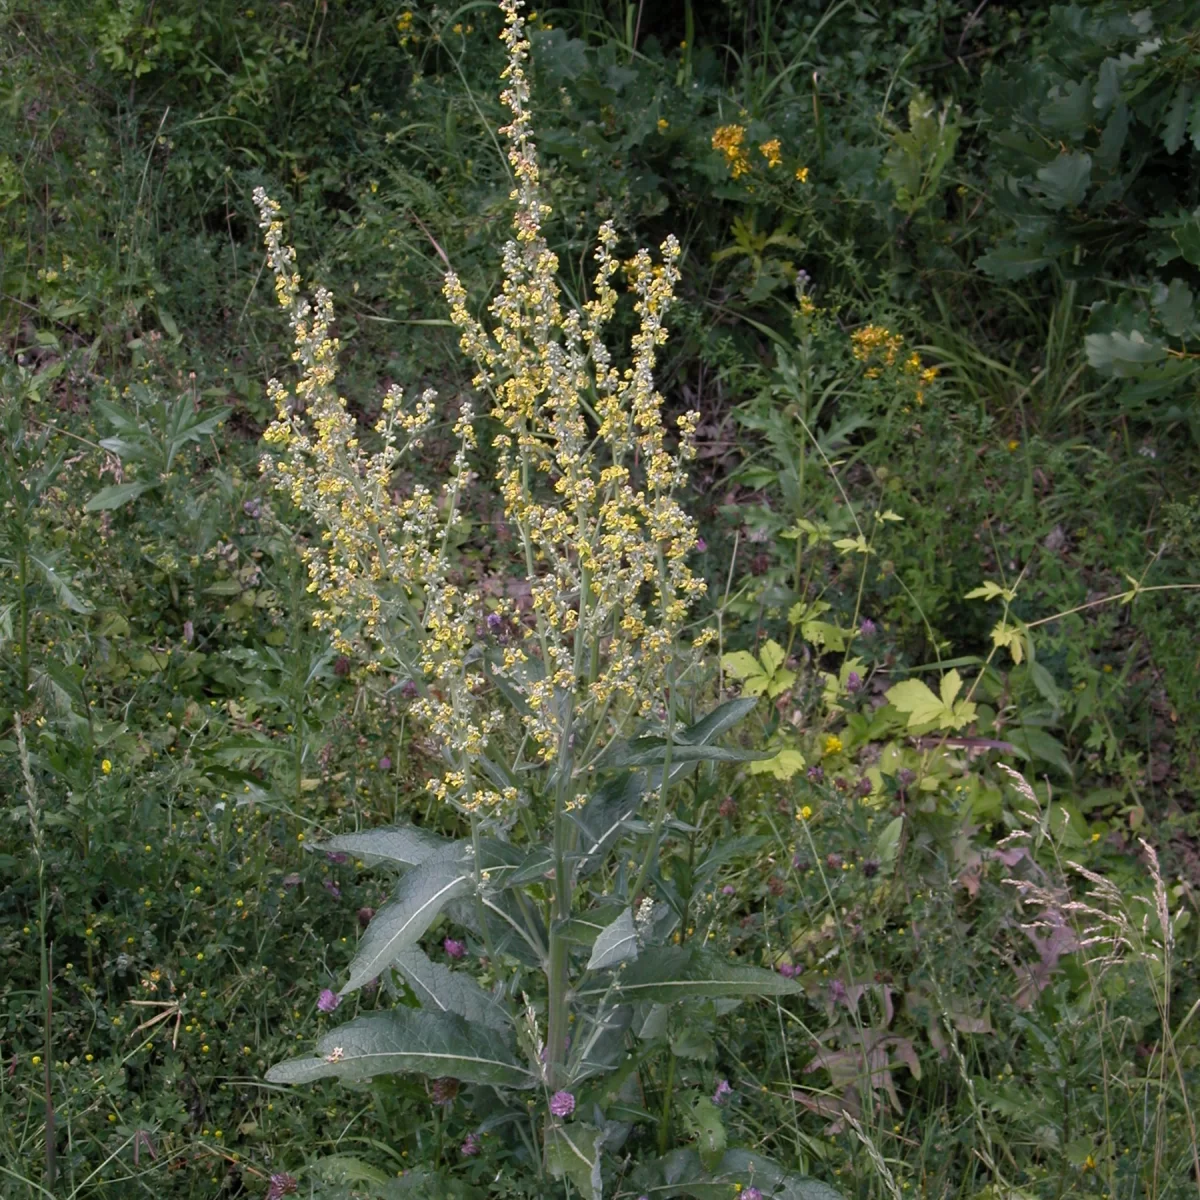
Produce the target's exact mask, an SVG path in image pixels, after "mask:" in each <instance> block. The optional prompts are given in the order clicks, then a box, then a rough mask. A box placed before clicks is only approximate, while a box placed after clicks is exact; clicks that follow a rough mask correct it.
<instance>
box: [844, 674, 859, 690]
mask: <svg viewBox="0 0 1200 1200" xmlns="http://www.w3.org/2000/svg"><path fill="white" fill-rule="evenodd" d="M846 691H848V692H849V693H850V694H851V695H853V694H854V693H855V692H860V691H862V677H861V676H860V675H859V673H858V672H857V671H851V672H850V674H849V675H847V676H846Z"/></svg>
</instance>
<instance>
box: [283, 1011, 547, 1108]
mask: <svg viewBox="0 0 1200 1200" xmlns="http://www.w3.org/2000/svg"><path fill="white" fill-rule="evenodd" d="M405 1073H415V1074H418V1075H430V1076H434V1077H438V1076H442V1075H448V1076H451V1077H452V1078H454V1079H461V1080H463V1081H464V1082H466V1083H486V1084H492V1085H494V1086H496V1087H510V1088H530V1087H533V1086H534V1084H535V1082H536V1079H535V1077H534V1075H533V1074H532V1073H531V1072H530V1071H528V1070H527V1069H526V1068H525V1067H523V1066H522V1065H521V1064H520V1063H518V1062H517V1061H516V1060H515V1059H514V1058H513V1056H512V1054H511V1052H510V1051H509V1049H508V1046H507V1045H506V1044H505V1041H504V1038H503V1037H502V1036H501V1035H500V1033H499V1032H498V1031H496V1030H494V1029H489V1028H487V1027H486V1026H483V1025H471V1024H468V1022H466V1021H464V1020H463V1018H462V1017H460V1016H458V1015H457V1014H456V1013H438V1012H426V1011H425V1010H423V1009H415V1008H395V1009H391V1010H390V1011H388V1012H385V1013H372V1014H371V1015H369V1016H365V1017H357V1018H355V1020H353V1021H350V1022H348V1023H347V1024H345V1025H339V1026H338V1027H337V1028H336V1029H334V1030H331V1031H330V1032H329V1033H327V1034H326V1035H325V1036H324V1037H323V1038H321V1040H320V1041H319V1042H318V1043H317V1047H316V1055H315V1057H312V1058H293V1059H291V1060H289V1061H288V1062H282V1063H277V1064H276V1065H275V1066H273V1067H272V1068H271V1069H270V1070H269V1071H268V1072H267V1079H268V1081H269V1082H271V1083H311V1082H312V1081H313V1080H314V1079H329V1078H333V1079H346V1080H352V1081H361V1080H364V1079H373V1078H374V1077H375V1076H377V1075H398V1074H405Z"/></svg>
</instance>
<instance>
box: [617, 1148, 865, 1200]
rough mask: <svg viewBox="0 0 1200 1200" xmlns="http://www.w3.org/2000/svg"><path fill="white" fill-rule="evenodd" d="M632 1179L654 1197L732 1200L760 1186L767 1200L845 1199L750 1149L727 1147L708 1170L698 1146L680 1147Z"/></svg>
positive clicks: (665, 1198) (647, 1166) (658, 1198)
mask: <svg viewBox="0 0 1200 1200" xmlns="http://www.w3.org/2000/svg"><path fill="white" fill-rule="evenodd" d="M633 1182H634V1183H635V1185H637V1186H638V1187H640V1189H641V1191H642V1192H643V1193H644V1194H645V1195H646V1196H648V1197H651V1200H668V1198H669V1197H674V1196H690V1197H693V1200H729V1198H730V1197H731V1196H736V1195H738V1194H739V1193H741V1192H745V1191H747V1190H748V1189H749V1188H751V1187H755V1188H758V1190H759V1191H760V1192H761V1193H762V1195H763V1198H764V1200H844V1197H843V1196H842V1195H841V1193H840V1192H837V1191H835V1190H834V1189H833V1188H831V1187H830V1186H829V1185H828V1184H827V1183H821V1182H820V1180H817V1179H807V1178H805V1177H804V1176H803V1175H796V1174H793V1173H792V1172H790V1171H785V1170H784V1169H783V1168H782V1167H781V1166H780V1165H779V1164H778V1163H775V1162H772V1161H771V1159H769V1158H764V1157H763V1156H762V1155H761V1154H754V1153H752V1152H751V1151H749V1150H726V1151H725V1153H724V1155H723V1156H722V1157H721V1161H720V1163H719V1164H718V1165H717V1167H716V1169H715V1170H712V1171H706V1170H705V1169H704V1166H703V1164H702V1163H701V1162H700V1156H699V1155H698V1154H697V1153H696V1151H695V1150H686V1149H685V1150H676V1151H674V1152H673V1153H671V1154H668V1155H666V1156H665V1157H664V1158H660V1159H657V1160H656V1161H654V1162H649V1163H646V1164H644V1165H643V1166H642V1167H640V1168H639V1169H638V1170H637V1172H636V1173H635V1174H634V1177H633Z"/></svg>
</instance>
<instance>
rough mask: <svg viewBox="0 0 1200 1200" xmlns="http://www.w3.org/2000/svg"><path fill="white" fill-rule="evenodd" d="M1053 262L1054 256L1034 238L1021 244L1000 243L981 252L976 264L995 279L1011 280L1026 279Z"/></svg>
mask: <svg viewBox="0 0 1200 1200" xmlns="http://www.w3.org/2000/svg"><path fill="white" fill-rule="evenodd" d="M1053 262H1054V256H1053V255H1052V254H1047V253H1046V252H1045V249H1044V248H1043V246H1042V244H1041V242H1040V241H1038V240H1033V241H1028V242H1025V243H1023V244H1021V245H1014V244H1013V243H1011V242H1008V243H1004V244H1002V245H999V246H997V247H996V249H995V250H989V251H988V252H987V254H981V255H980V256H979V257H978V258H977V259H976V260H975V265H976V266H977V267H978V268H979V269H980V270H981V271H983V272H984V274H986V275H990V276H991V277H992V278H993V279H999V280H1005V281H1009V280H1017V279H1025V278H1027V277H1028V276H1030V275H1032V274H1034V272H1036V271H1040V270H1042V269H1043V268H1045V267H1048V266H1050V264H1051V263H1053Z"/></svg>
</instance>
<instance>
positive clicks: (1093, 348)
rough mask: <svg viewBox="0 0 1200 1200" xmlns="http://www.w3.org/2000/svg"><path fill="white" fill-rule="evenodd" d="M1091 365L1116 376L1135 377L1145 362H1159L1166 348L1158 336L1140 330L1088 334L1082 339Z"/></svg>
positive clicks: (1165, 355) (1165, 353)
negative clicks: (1149, 335) (1153, 336)
mask: <svg viewBox="0 0 1200 1200" xmlns="http://www.w3.org/2000/svg"><path fill="white" fill-rule="evenodd" d="M1083 345H1084V349H1085V350H1086V352H1087V360H1088V363H1089V365H1090V366H1092V367H1094V368H1095V369H1096V370H1097V371H1101V372H1103V373H1104V374H1106V375H1115V376H1116V377H1117V378H1118V379H1129V378H1135V377H1136V376H1137V375H1138V374H1139V373H1140V371H1141V368H1142V367H1143V366H1144V365H1146V364H1147V363H1157V362H1161V361H1162V360H1163V359H1164V358H1166V357H1167V348H1166V346H1165V345H1163V343H1162V341H1161V340H1160V339H1158V338H1148V337H1146V335H1145V334H1144V333H1142V331H1141V330H1140V329H1132V330H1129V331H1128V332H1125V331H1124V330H1120V329H1117V330H1113V331H1112V332H1111V333H1089V334H1088V335H1087V336H1086V337H1085V338H1084V339H1083Z"/></svg>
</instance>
